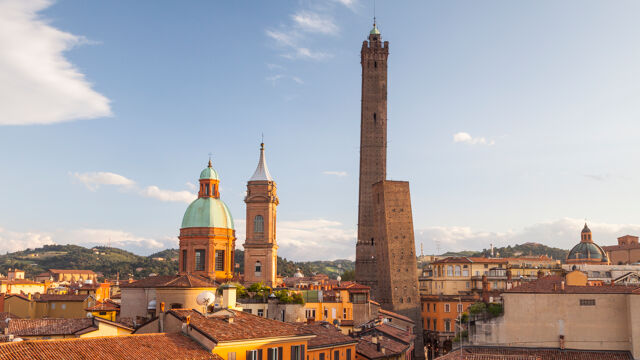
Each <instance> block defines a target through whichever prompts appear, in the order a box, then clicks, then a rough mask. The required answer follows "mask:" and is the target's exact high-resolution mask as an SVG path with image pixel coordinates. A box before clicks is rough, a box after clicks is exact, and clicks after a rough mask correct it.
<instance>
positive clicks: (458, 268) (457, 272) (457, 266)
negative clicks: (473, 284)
mask: <svg viewBox="0 0 640 360" xmlns="http://www.w3.org/2000/svg"><path fill="white" fill-rule="evenodd" d="M456 276H460V265H456Z"/></svg>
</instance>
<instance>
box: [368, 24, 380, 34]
mask: <svg viewBox="0 0 640 360" xmlns="http://www.w3.org/2000/svg"><path fill="white" fill-rule="evenodd" d="M369 34H371V35H380V31H378V27H377V26H376V24H375V23H374V24H373V29H371V32H369Z"/></svg>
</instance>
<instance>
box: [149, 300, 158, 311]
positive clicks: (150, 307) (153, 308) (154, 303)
mask: <svg viewBox="0 0 640 360" xmlns="http://www.w3.org/2000/svg"><path fill="white" fill-rule="evenodd" d="M156 305H157V302H156V301H155V300H151V301H149V304H148V305H147V310H155V309H156Z"/></svg>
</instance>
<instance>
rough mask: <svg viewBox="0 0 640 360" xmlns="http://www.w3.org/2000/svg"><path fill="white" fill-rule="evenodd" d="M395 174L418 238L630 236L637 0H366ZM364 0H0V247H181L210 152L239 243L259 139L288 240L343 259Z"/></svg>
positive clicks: (299, 249) (556, 240)
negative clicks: (374, 28)
mask: <svg viewBox="0 0 640 360" xmlns="http://www.w3.org/2000/svg"><path fill="white" fill-rule="evenodd" d="M376 6H377V18H378V24H379V28H380V30H381V32H382V36H383V38H384V39H385V40H388V41H389V42H390V49H391V55H390V57H389V87H388V89H389V96H388V99H389V112H388V114H389V115H388V116H389V121H388V124H389V144H388V145H389V156H388V178H390V179H395V180H408V181H410V182H411V192H412V202H413V216H414V225H415V232H416V242H417V246H418V248H419V246H420V244H423V246H424V251H425V253H432V252H435V251H436V249H437V248H439V249H440V250H441V251H445V250H459V249H482V248H486V247H488V246H489V243H493V244H497V245H503V244H515V243H522V242H525V241H536V242H541V243H545V244H548V245H553V246H559V247H564V248H569V247H571V246H572V245H573V244H574V243H576V242H578V241H579V232H580V230H581V226H582V224H581V223H582V222H583V221H584V219H585V218H587V219H588V221H589V223H590V227H591V228H592V230H593V231H594V238H595V240H596V241H597V242H599V243H601V244H603V245H604V244H612V243H615V238H616V237H617V236H622V235H625V234H626V233H631V234H636V235H637V234H639V233H640V221H639V220H638V208H637V205H636V204H637V200H636V199H638V197H639V196H640V188H638V186H637V185H636V184H637V182H638V178H639V177H640V170H638V168H637V167H636V166H634V165H635V161H634V160H635V159H638V158H639V156H640V142H638V140H637V139H638V132H639V130H640V126H639V125H638V124H639V122H638V120H639V118H640V105H639V104H640V102H639V101H638V99H639V98H640V66H639V65H638V64H640V44H639V43H638V41H637V39H638V38H640V26H638V25H637V21H636V20H637V19H636V16H635V15H636V14H638V12H639V11H640V3H638V2H636V1H616V2H611V1H536V2H511V1H482V2H478V1H454V0H452V1H403V2H397V1H395V2H392V1H378V2H377V5H376ZM371 18H372V6H371V3H370V2H368V1H362V0H360V1H358V0H324V1H277V2H276V1H271V2H259V1H246V2H223V1H219V2H212V1H209V2H207V1H181V2H174V1H135V2H131V1H109V2H101V1H87V0H84V1H71V0H60V1H57V2H49V1H20V0H3V1H0V78H1V79H5V81H4V85H2V86H0V150H1V153H2V156H0V166H1V168H2V172H1V174H2V176H0V199H2V203H1V205H0V251H7V250H16V249H21V248H25V247H35V246H40V245H42V244H46V243H62V244H65V243H77V244H83V245H87V246H92V245H96V244H101V245H106V244H107V243H108V242H109V241H110V242H111V244H112V245H114V246H121V247H124V248H127V249H130V250H132V251H135V252H137V253H141V254H148V253H151V252H154V251H157V250H160V249H162V248H165V247H176V246H177V234H178V231H179V226H180V222H181V218H182V214H183V213H184V210H185V209H186V206H187V205H188V202H189V201H190V200H191V198H192V197H193V196H194V195H193V194H194V190H193V185H192V184H194V183H196V182H197V176H198V174H199V172H200V170H201V169H202V168H203V167H204V166H205V165H206V162H207V159H208V154H209V153H212V157H213V163H214V167H215V168H216V170H217V171H218V172H219V173H220V176H221V178H222V182H221V191H222V198H223V200H224V201H225V202H226V203H227V204H228V205H229V207H230V209H231V211H232V213H233V216H234V218H235V219H236V228H237V229H238V246H239V247H241V244H242V241H243V240H244V220H243V219H244V203H243V201H242V200H243V196H244V194H243V193H244V190H245V184H246V181H247V179H248V178H249V177H250V176H251V174H252V173H253V170H254V169H255V166H256V164H257V160H258V148H259V142H260V138H261V134H262V133H264V139H265V143H266V148H267V160H268V164H269V168H270V171H271V174H272V175H273V176H274V178H275V180H276V181H277V183H278V191H279V196H280V201H281V205H280V206H279V207H278V221H279V233H278V241H279V243H280V254H281V255H283V256H286V257H288V258H293V259H296V260H310V259H323V258H343V257H349V258H352V257H353V255H354V252H355V250H354V249H355V233H356V221H357V174H358V149H359V117H360V114H359V111H360V105H359V102H360V71H361V70H360V64H359V51H360V46H361V44H362V41H363V40H364V39H365V38H366V36H367V34H368V32H369V30H370V28H371V22H372V19H371Z"/></svg>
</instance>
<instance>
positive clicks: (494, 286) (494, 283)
mask: <svg viewBox="0 0 640 360" xmlns="http://www.w3.org/2000/svg"><path fill="white" fill-rule="evenodd" d="M493 288H494V289H497V288H498V282H497V281H494V282H493Z"/></svg>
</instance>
